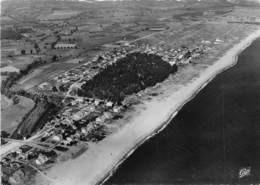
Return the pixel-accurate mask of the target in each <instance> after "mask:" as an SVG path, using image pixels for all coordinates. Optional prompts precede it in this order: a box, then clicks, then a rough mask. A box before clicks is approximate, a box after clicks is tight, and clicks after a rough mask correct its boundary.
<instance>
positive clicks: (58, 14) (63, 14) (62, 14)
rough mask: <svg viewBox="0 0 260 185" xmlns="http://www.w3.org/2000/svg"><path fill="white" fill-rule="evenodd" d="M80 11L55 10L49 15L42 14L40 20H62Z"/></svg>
mask: <svg viewBox="0 0 260 185" xmlns="http://www.w3.org/2000/svg"><path fill="white" fill-rule="evenodd" d="M79 13H80V12H79V11H72V10H55V11H54V12H53V13H51V14H49V15H47V16H40V17H39V18H38V19H40V20H62V19H69V18H71V17H73V16H76V15H78V14H79Z"/></svg>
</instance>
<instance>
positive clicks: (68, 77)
mask: <svg viewBox="0 0 260 185" xmlns="http://www.w3.org/2000/svg"><path fill="white" fill-rule="evenodd" d="M205 50H206V47H205V44H201V45H198V46H195V47H193V48H187V47H180V48H178V49H168V50H167V49H164V48H162V47H160V46H158V47H156V46H150V45H148V44H142V45H135V44H131V45H127V46H122V47H120V48H114V49H113V50H112V51H107V52H103V53H99V54H97V55H96V56H95V57H94V58H93V59H92V60H91V61H90V62H86V63H84V64H83V65H81V66H78V67H76V68H73V69H72V70H70V71H67V72H65V73H63V74H60V75H59V76H57V77H56V78H55V80H56V82H57V84H59V86H60V87H62V88H61V89H62V90H61V91H67V90H68V89H69V87H70V86H71V85H72V84H73V83H75V82H77V81H78V82H81V83H84V82H85V81H88V80H90V79H92V78H93V77H94V76H95V75H96V74H98V73H99V72H100V71H101V70H102V69H104V68H106V66H108V65H111V64H113V63H115V62H117V61H118V59H120V58H123V57H125V56H126V55H127V54H128V53H131V52H142V53H147V54H155V55H159V56H160V57H162V59H163V60H164V61H166V62H168V63H170V64H171V65H175V64H176V65H179V64H188V63H190V62H191V60H192V59H194V58H196V57H199V56H200V55H202V54H203V52H204V51H205Z"/></svg>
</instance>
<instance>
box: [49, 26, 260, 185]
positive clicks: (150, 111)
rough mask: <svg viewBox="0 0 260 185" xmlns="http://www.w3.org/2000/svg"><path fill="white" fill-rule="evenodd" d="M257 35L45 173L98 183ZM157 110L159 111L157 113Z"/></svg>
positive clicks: (59, 180) (77, 183)
mask: <svg viewBox="0 0 260 185" xmlns="http://www.w3.org/2000/svg"><path fill="white" fill-rule="evenodd" d="M258 37H260V30H257V31H255V32H254V33H252V34H250V35H249V36H247V37H246V38H244V39H243V40H242V41H241V42H239V43H238V44H235V45H234V46H233V47H232V48H231V49H229V50H228V51H227V52H226V53H225V54H224V56H222V57H221V58H220V59H218V60H217V61H216V62H214V64H212V65H210V66H209V67H207V68H206V69H205V70H204V71H203V75H202V73H200V75H199V77H197V78H194V80H192V81H191V82H190V83H189V84H188V85H186V86H183V87H181V88H180V89H179V90H178V91H177V92H174V93H173V94H172V95H171V96H169V97H167V98H166V99H164V100H156V99H155V100H152V101H151V102H145V103H144V105H145V107H146V109H145V110H144V111H142V112H141V113H140V114H139V115H137V116H136V117H134V118H131V120H130V123H128V124H127V125H125V126H124V127H122V128H121V130H120V131H118V132H116V133H114V134H112V135H110V136H108V137H107V138H105V139H104V140H103V141H101V142H99V143H97V144H93V145H90V147H89V149H88V151H86V152H85V153H84V154H82V155H81V156H79V157H78V158H76V159H74V160H70V161H67V162H64V163H61V164H57V166H54V167H53V168H51V169H50V170H49V171H47V175H48V176H50V177H51V178H53V179H55V181H54V182H53V183H52V184H55V185H66V184H68V185H72V184H73V185H81V184H84V185H85V184H102V183H104V182H105V181H106V180H107V179H108V178H109V177H110V176H111V175H112V174H113V172H114V171H115V170H116V169H117V168H118V167H119V166H120V164H122V163H123V162H124V160H126V159H127V158H128V156H130V155H131V154H132V153H133V152H134V151H135V150H136V149H137V148H138V147H139V146H140V145H142V144H143V143H144V142H146V141H147V140H149V139H150V138H151V137H153V136H154V135H156V134H157V133H159V132H160V131H162V130H163V129H164V128H165V127H167V125H168V124H169V123H170V121H171V120H172V119H173V118H174V117H175V115H176V114H177V113H178V111H179V110H180V109H181V108H182V107H183V106H184V105H185V104H186V103H187V102H189V101H190V100H191V99H193V98H194V97H195V96H196V95H197V94H198V93H199V92H200V90H201V89H203V88H204V87H205V86H206V85H207V84H208V83H209V82H210V81H211V80H212V79H213V78H215V76H217V75H218V74H219V73H221V72H223V71H225V70H226V69H228V68H230V67H232V66H234V65H235V64H236V62H237V58H238V55H239V54H240V53H241V52H242V51H243V50H244V49H245V48H247V47H248V46H249V45H250V44H251V43H252V42H253V41H254V40H255V39H257V38H258ZM158 112H160V115H157V113H158Z"/></svg>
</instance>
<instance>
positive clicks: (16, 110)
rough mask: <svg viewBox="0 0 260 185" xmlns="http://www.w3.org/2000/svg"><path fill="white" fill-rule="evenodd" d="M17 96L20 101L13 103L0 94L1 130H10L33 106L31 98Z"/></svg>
mask: <svg viewBox="0 0 260 185" xmlns="http://www.w3.org/2000/svg"><path fill="white" fill-rule="evenodd" d="M18 97H19V100H20V101H19V103H18V104H16V105H14V104H13V101H12V100H11V99H8V98H7V97H6V96H4V95H1V130H4V131H6V132H12V131H13V130H14V129H15V128H16V127H17V126H18V124H19V123H20V122H21V120H22V118H23V117H24V115H25V114H26V113H27V112H29V111H30V110H31V109H32V108H33V106H34V102H33V101H32V100H31V99H29V98H25V97H22V96H18Z"/></svg>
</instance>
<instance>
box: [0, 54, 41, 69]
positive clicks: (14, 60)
mask: <svg viewBox="0 0 260 185" xmlns="http://www.w3.org/2000/svg"><path fill="white" fill-rule="evenodd" d="M39 57H40V56H39V55H38V56H36V55H24V56H16V57H8V58H2V60H1V65H10V66H12V67H14V68H17V69H20V70H21V69H24V68H26V66H27V65H29V64H31V63H32V62H33V61H34V60H35V59H37V58H39Z"/></svg>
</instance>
